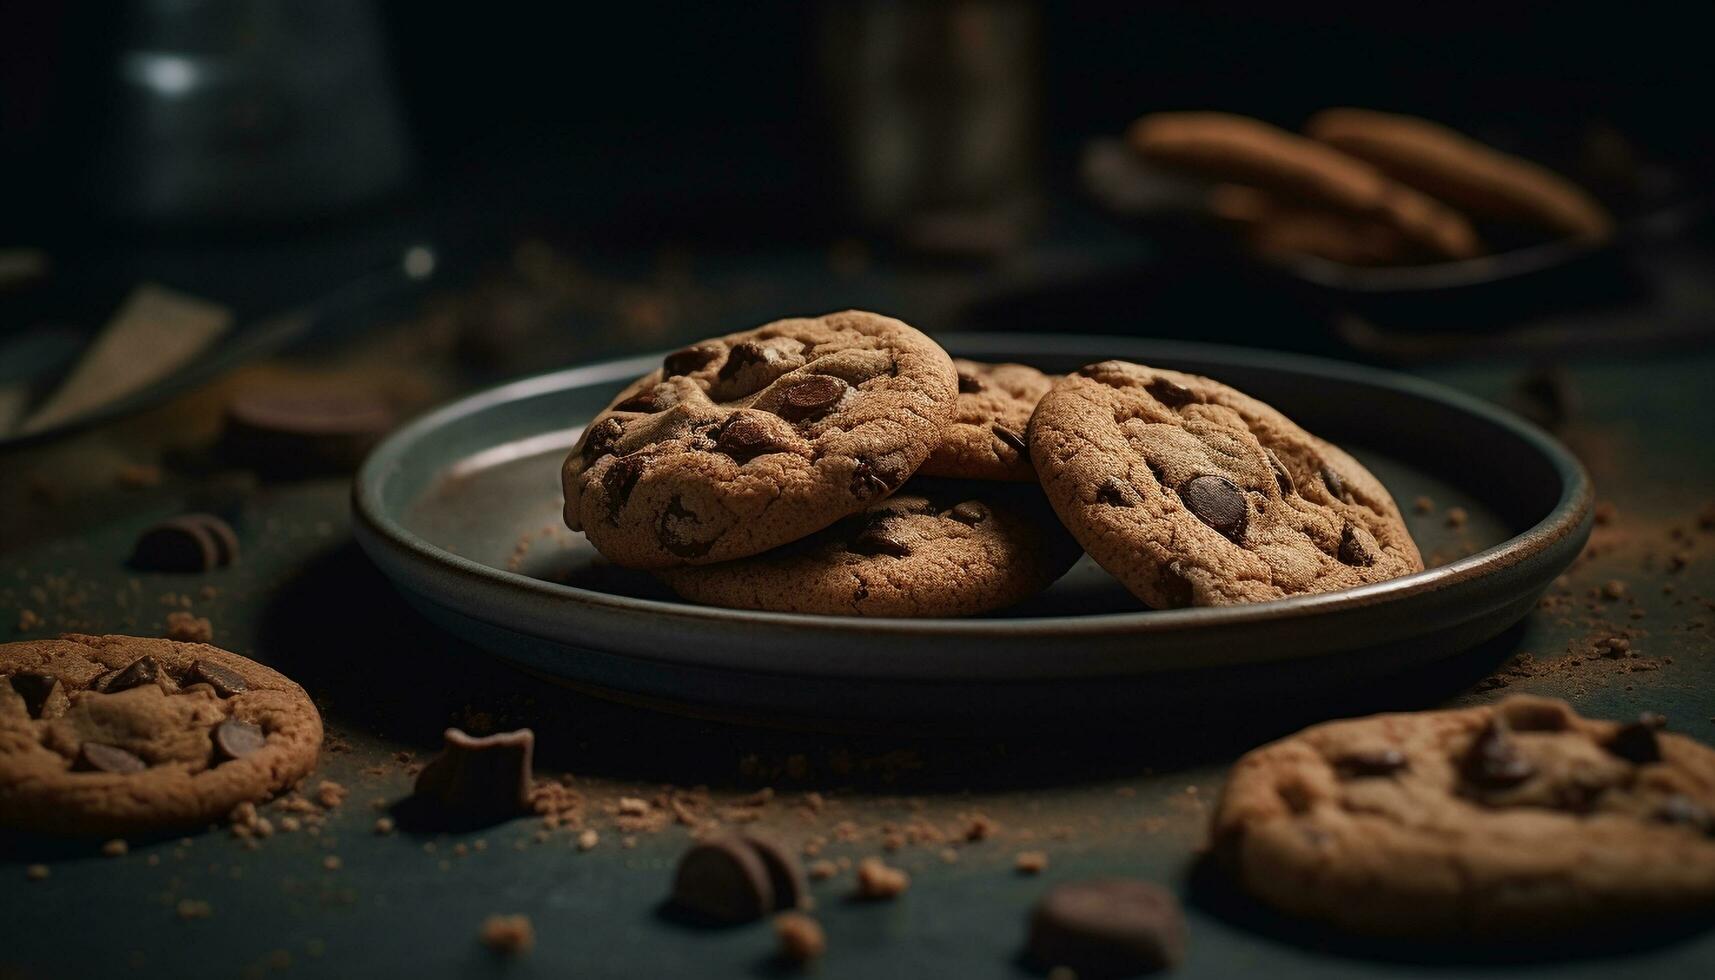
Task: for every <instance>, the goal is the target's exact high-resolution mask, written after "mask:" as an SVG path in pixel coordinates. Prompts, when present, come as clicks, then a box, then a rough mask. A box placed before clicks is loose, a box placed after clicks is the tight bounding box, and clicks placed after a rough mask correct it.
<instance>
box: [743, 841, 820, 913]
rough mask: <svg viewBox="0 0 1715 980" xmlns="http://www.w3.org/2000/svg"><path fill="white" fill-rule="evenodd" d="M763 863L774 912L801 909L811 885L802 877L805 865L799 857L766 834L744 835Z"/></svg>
mask: <svg viewBox="0 0 1715 980" xmlns="http://www.w3.org/2000/svg"><path fill="white" fill-rule="evenodd" d="M744 842H745V843H746V844H749V845H750V848H751V850H752V851H754V852H755V853H756V856H757V857H758V858H760V859H761V860H762V866H763V868H765V869H766V870H767V871H768V884H769V886H770V887H771V888H772V889H773V891H774V908H773V910H774V911H776V912H784V911H786V910H787V909H796V908H802V907H803V906H804V905H805V904H806V900H807V899H808V898H809V897H810V886H809V883H808V881H807V880H806V879H805V877H804V866H803V865H802V864H801V863H799V861H798V856H797V855H796V854H794V853H793V852H791V851H790V850H787V849H786V848H784V847H782V846H780V844H778V843H776V842H775V841H773V840H771V839H769V838H767V837H757V836H754V835H751V834H746V835H745V836H744Z"/></svg>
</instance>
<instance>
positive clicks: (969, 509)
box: [947, 500, 989, 527]
mask: <svg viewBox="0 0 1715 980" xmlns="http://www.w3.org/2000/svg"><path fill="white" fill-rule="evenodd" d="M947 516H948V517H951V518H952V519H953V520H955V521H958V522H959V523H960V524H969V525H970V526H972V527H976V526H977V525H978V524H981V523H982V522H983V521H984V520H986V519H987V518H988V516H989V511H988V508H987V507H984V506H983V505H982V504H979V503H977V502H976V501H974V500H967V501H965V502H963V503H959V504H954V505H953V509H952V510H950V511H948V512H947Z"/></svg>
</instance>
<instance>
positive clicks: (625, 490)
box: [601, 453, 649, 516]
mask: <svg viewBox="0 0 1715 980" xmlns="http://www.w3.org/2000/svg"><path fill="white" fill-rule="evenodd" d="M648 465H649V457H647V456H643V455H640V454H637V453H633V454H632V455H630V456H621V457H620V458H618V459H616V460H614V461H613V462H612V463H611V464H609V465H608V468H607V472H606V473H603V474H602V475H601V488H602V491H603V492H604V493H606V494H607V510H608V514H609V515H610V516H617V515H618V514H619V509H620V508H621V507H624V506H625V502H626V501H627V500H629V499H631V491H632V490H634V489H636V488H637V481H638V479H639V478H640V477H642V476H643V469H644V467H646V466H648Z"/></svg>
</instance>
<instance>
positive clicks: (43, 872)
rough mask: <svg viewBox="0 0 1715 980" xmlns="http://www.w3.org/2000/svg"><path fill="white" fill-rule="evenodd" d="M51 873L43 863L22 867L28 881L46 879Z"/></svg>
mask: <svg viewBox="0 0 1715 980" xmlns="http://www.w3.org/2000/svg"><path fill="white" fill-rule="evenodd" d="M52 873H53V872H52V871H50V870H48V866H47V865H45V864H32V865H30V866H29V867H27V868H25V869H24V877H25V878H26V879H27V880H29V881H46V880H47V878H48V875H50V874H52Z"/></svg>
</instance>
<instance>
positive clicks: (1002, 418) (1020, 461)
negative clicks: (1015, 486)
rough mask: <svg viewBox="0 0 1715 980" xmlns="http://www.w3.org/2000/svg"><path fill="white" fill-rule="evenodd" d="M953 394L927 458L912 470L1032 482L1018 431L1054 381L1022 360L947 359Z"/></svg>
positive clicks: (953, 476)
mask: <svg viewBox="0 0 1715 980" xmlns="http://www.w3.org/2000/svg"><path fill="white" fill-rule="evenodd" d="M953 367H954V368H956V369H957V370H958V372H959V398H958V401H957V402H955V403H954V405H953V418H952V421H950V422H948V423H947V427H946V428H945V429H943V430H941V435H940V437H939V439H938V440H937V441H936V443H935V448H934V450H933V451H932V452H931V453H930V454H929V460H928V462H926V463H924V464H923V466H922V468H921V469H919V470H918V471H917V472H918V474H920V475H922V476H941V477H948V478H951V479H959V480H1010V481H1014V482H1020V483H1034V482H1035V481H1036V471H1035V470H1034V469H1032V468H1031V466H1030V451H1029V448H1028V447H1027V446H1026V444H1025V441H1024V430H1025V428H1026V427H1027V426H1029V424H1030V413H1031V412H1033V411H1035V410H1036V401H1037V399H1039V398H1041V397H1042V395H1043V393H1044V392H1046V391H1047V390H1048V388H1049V387H1050V386H1051V385H1053V384H1054V379H1053V378H1050V377H1049V376H1048V375H1046V374H1043V373H1042V372H1041V371H1038V370H1036V369H1035V368H1033V367H1030V366H1028V365H1024V364H983V363H980V362H977V361H967V360H963V359H959V358H955V359H954V360H953Z"/></svg>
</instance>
